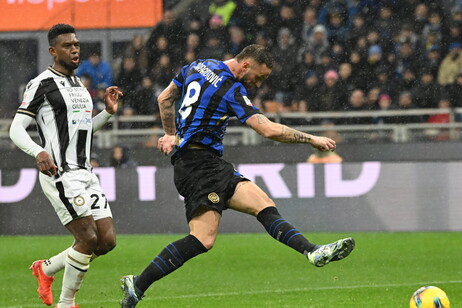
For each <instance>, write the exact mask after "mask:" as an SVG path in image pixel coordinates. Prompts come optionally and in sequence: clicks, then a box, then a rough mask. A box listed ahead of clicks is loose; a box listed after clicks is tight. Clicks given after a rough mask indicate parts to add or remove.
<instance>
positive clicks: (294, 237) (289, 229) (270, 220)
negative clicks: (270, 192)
mask: <svg viewBox="0 0 462 308" xmlns="http://www.w3.org/2000/svg"><path fill="white" fill-rule="evenodd" d="M257 219H258V221H259V222H260V223H261V224H262V225H263V226H264V227H265V229H266V231H267V232H268V233H269V235H271V236H272V237H273V238H275V239H276V240H278V241H279V242H281V243H283V244H285V245H287V246H289V247H291V248H293V249H295V250H296V251H298V252H300V253H302V254H306V253H308V252H310V251H312V250H313V249H314V248H315V245H314V244H312V243H310V242H308V240H307V239H306V238H305V237H304V236H303V235H302V234H301V233H300V232H299V231H298V230H297V229H295V228H294V227H293V226H292V225H291V224H290V223H288V222H287V221H286V220H284V219H283V218H282V217H281V215H280V214H279V212H278V210H277V209H276V208H275V207H273V206H269V207H267V208H264V209H263V210H261V211H260V213H258V215H257Z"/></svg>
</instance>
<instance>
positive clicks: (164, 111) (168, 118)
mask: <svg viewBox="0 0 462 308" xmlns="http://www.w3.org/2000/svg"><path fill="white" fill-rule="evenodd" d="M180 96H181V92H180V88H179V87H177V86H176V85H175V84H174V83H173V82H170V84H169V85H168V87H167V88H165V89H164V91H162V93H160V95H159V97H158V98H157V102H158V103H159V111H160V119H161V120H162V127H163V128H164V131H165V135H164V136H163V137H161V138H159V141H158V142H157V148H158V149H159V150H160V151H161V152H162V153H164V154H165V155H168V154H169V153H170V152H171V151H172V150H173V147H174V146H175V141H176V140H175V139H176V138H175V132H176V126H175V101H176V100H177V99H179V98H180Z"/></svg>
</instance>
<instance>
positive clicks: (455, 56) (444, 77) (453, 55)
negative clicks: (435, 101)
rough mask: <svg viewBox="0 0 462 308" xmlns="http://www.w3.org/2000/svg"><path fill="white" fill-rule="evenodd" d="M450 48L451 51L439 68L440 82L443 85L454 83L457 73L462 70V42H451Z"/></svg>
mask: <svg viewBox="0 0 462 308" xmlns="http://www.w3.org/2000/svg"><path fill="white" fill-rule="evenodd" d="M448 49H449V52H448V54H447V55H446V57H445V58H444V59H443V61H442V62H441V65H440V68H439V70H438V83H439V84H440V85H442V86H447V85H450V84H452V83H454V80H455V79H456V76H457V74H459V73H460V72H462V56H461V50H462V44H461V43H451V44H450V45H449V47H448Z"/></svg>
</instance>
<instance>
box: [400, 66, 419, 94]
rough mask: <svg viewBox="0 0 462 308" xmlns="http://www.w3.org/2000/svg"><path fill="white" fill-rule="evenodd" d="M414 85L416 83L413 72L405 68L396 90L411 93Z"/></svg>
mask: <svg viewBox="0 0 462 308" xmlns="http://www.w3.org/2000/svg"><path fill="white" fill-rule="evenodd" d="M416 83H417V78H416V74H415V73H414V71H413V70H411V69H410V68H407V69H406V70H405V71H404V73H403V75H402V79H401V81H400V82H399V86H398V89H397V90H398V91H399V92H404V91H412V89H413V88H414V86H415V85H416Z"/></svg>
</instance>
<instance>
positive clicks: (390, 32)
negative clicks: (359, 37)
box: [373, 5, 400, 41]
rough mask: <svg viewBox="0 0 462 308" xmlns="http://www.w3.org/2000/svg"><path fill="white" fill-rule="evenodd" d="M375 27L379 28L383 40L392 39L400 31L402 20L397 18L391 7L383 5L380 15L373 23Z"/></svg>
mask: <svg viewBox="0 0 462 308" xmlns="http://www.w3.org/2000/svg"><path fill="white" fill-rule="evenodd" d="M373 27H374V28H375V29H379V31H380V33H379V35H380V39H381V40H382V41H387V40H391V39H392V38H394V37H395V36H396V35H397V33H398V32H399V28H400V20H398V19H397V18H395V15H393V12H392V10H391V7H389V6H388V5H382V6H381V8H380V13H379V16H378V18H377V19H376V20H375V21H374V23H373Z"/></svg>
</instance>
